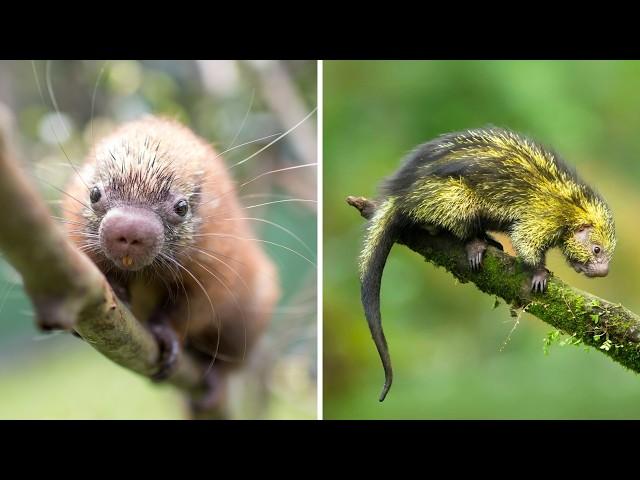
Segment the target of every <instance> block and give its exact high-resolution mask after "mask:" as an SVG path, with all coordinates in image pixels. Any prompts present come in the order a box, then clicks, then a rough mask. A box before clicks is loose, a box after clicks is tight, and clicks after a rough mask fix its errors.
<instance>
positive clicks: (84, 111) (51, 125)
mask: <svg viewBox="0 0 640 480" xmlns="http://www.w3.org/2000/svg"><path fill="white" fill-rule="evenodd" d="M0 102H1V103H4V104H5V105H6V106H8V107H9V109H10V111H11V112H12V114H13V116H14V117H15V134H14V136H13V139H12V140H13V141H14V143H16V144H17V146H18V148H19V150H20V153H21V154H22V157H23V159H24V160H25V162H26V167H27V169H28V170H29V171H30V173H31V174H32V176H33V181H34V182H35V183H36V184H37V185H38V187H39V188H40V189H41V191H42V194H43V196H45V197H46V198H47V199H48V200H50V201H51V208H52V212H55V211H56V209H57V204H56V201H57V200H58V199H59V198H60V196H61V193H60V192H59V191H57V190H56V188H55V187H57V188H64V185H65V183H66V181H67V179H68V178H69V176H70V175H72V174H73V172H72V170H71V169H70V168H69V164H68V163H67V160H66V159H65V153H66V155H68V157H69V158H70V159H71V161H73V162H74V163H75V164H76V165H77V164H79V163H81V161H82V160H83V158H84V155H85V154H86V152H87V150H88V148H89V146H90V144H91V143H92V141H93V138H98V137H99V136H100V135H101V134H102V133H106V132H108V131H110V130H111V129H112V128H113V127H114V126H115V125H117V124H118V123H120V122H123V121H126V120H128V119H132V118H135V117H137V116H140V115H142V114H145V113H153V114H159V115H167V116H171V117H174V118H177V119H179V120H180V121H182V122H183V123H185V124H187V125H188V126H190V127H191V128H192V129H193V130H194V131H195V132H196V133H197V134H199V135H200V136H202V137H203V138H205V139H207V140H209V141H211V142H213V143H214V145H215V147H216V148H217V149H218V151H219V152H221V151H224V150H227V149H229V148H231V147H234V146H239V145H241V144H243V143H245V142H250V141H254V140H257V139H260V138H262V137H267V136H269V138H264V139H262V140H259V141H256V142H253V143H251V144H248V145H245V146H242V147H240V148H236V149H233V150H232V151H229V152H228V153H226V154H225V155H224V158H225V160H226V161H227V163H228V164H229V165H230V166H231V165H233V164H235V163H236V162H239V161H241V160H243V159H244V158H246V157H248V156H249V155H251V154H253V153H255V152H257V151H258V150H259V149H261V148H263V147H265V146H266V145H267V144H268V143H270V142H272V141H273V140H275V138H277V137H276V136H274V135H277V134H279V133H284V132H285V131H287V130H289V129H290V128H291V127H293V126H294V125H296V124H297V123H298V122H299V121H300V120H302V119H303V118H304V117H305V116H306V115H307V114H309V113H310V112H311V111H312V110H313V109H314V108H315V107H316V62H315V61H287V62H279V61H253V62H250V61H131V60H127V61H108V62H103V61H53V62H44V61H37V62H29V61H0ZM56 105H57V108H56ZM56 110H59V111H58V112H56ZM63 150H64V151H63ZM315 162H316V117H315V115H312V116H311V117H310V118H309V119H308V120H307V121H306V122H304V123H302V124H301V125H300V126H299V127H298V128H297V129H295V131H293V132H292V133H291V134H290V135H287V136H286V137H284V138H283V139H282V140H280V141H278V142H277V143H275V144H273V145H272V146H270V147H269V148H267V149H266V150H264V152H262V153H260V154H259V155H257V156H256V157H254V158H253V159H251V160H249V161H247V162H246V163H244V164H243V165H241V166H240V167H238V168H234V170H233V174H234V176H235V178H236V180H237V181H238V183H242V182H245V181H248V180H250V179H252V178H254V177H256V176H258V175H260V174H262V173H264V172H267V171H270V170H275V169H282V168H287V167H291V166H296V165H303V164H313V163H315ZM51 185H53V186H51ZM240 195H241V199H242V201H243V203H244V205H245V206H252V207H253V206H256V205H259V204H264V203H268V202H278V203H273V204H271V205H263V206H259V207H254V208H252V209H251V210H247V213H248V214H247V216H250V217H257V218H263V219H265V220H268V221H269V222H273V223H277V224H279V225H280V226H281V227H282V228H283V229H287V230H289V231H290V232H291V233H287V232H285V231H284V230H283V229H281V228H277V227H274V226H272V225H269V224H266V223H262V222H254V223H253V224H252V225H251V226H252V227H253V229H254V232H256V237H257V238H261V239H265V240H267V241H269V242H274V243H278V244H281V245H283V246H284V247H286V248H290V249H292V250H295V251H297V252H299V253H300V254H301V255H303V256H305V257H307V258H308V259H309V261H310V262H307V261H305V260H304V259H302V258H301V257H300V256H297V255H295V254H293V253H291V252H290V251H288V250H286V248H281V247H277V246H274V245H270V244H269V245H266V244H265V249H266V250H267V252H268V254H269V255H270V256H271V257H272V258H273V259H274V261H275V262H276V264H277V266H278V270H279V273H280V277H281V280H282V284H283V297H282V299H281V301H280V304H279V305H278V308H277V311H276V312H275V315H274V318H273V321H272V323H271V325H270V328H269V330H268V332H267V334H266V336H265V337H264V338H263V341H262V343H261V345H260V348H259V351H258V352H257V355H256V357H255V359H254V362H253V363H252V364H251V365H250V366H249V367H248V368H246V369H245V371H244V372H243V373H242V374H241V375H239V376H237V377H236V378H234V380H233V387H232V396H233V402H232V403H233V405H234V407H233V409H232V410H233V411H232V414H233V416H234V418H253V417H258V418H315V417H316V378H317V372H316V365H317V363H316V358H317V354H316V275H317V268H315V267H314V265H313V264H315V263H316V258H315V251H316V218H317V215H316V203H315V199H316V166H315V165H308V166H307V167H305V168H297V169H292V170H289V171H285V172H278V173H274V174H271V175H266V176H265V177H262V178H261V179H260V180H257V181H255V182H252V183H251V184H250V185H248V186H246V187H243V188H241V189H240ZM294 199H295V200H294ZM282 200H284V201H282ZM249 213H250V215H249ZM0 228H2V227H1V225H0ZM296 237H298V238H296ZM186 414H187V412H186V409H185V405H184V403H183V399H182V398H181V397H180V395H179V393H178V392H177V391H175V390H174V389H172V388H171V387H168V386H158V385H154V384H152V383H151V382H150V381H149V380H147V379H145V378H142V377H139V376H137V375H135V374H133V373H131V372H129V371H127V370H124V369H123V368H121V367H119V366H117V365H115V364H113V363H111V362H110V361H109V360H107V359H105V358H104V357H102V356H101V355H100V354H98V353H97V352H95V351H94V350H93V349H92V348H90V347H89V346H88V345H86V344H85V343H84V342H82V341H80V340H78V339H76V338H74V337H72V336H71V335H68V334H43V333H40V332H38V331H37V330H36V328H35V326H34V318H33V312H32V309H31V305H30V303H29V301H28V299H27V298H26V297H25V295H24V293H23V291H22V287H21V286H20V278H19V277H18V276H17V275H16V273H15V272H14V271H13V270H12V269H11V267H10V266H9V265H8V264H7V263H6V262H3V261H2V259H1V258H0V419H2V418H5V419H6V418H101V419H102V418H105V419H106V418H185V417H186Z"/></svg>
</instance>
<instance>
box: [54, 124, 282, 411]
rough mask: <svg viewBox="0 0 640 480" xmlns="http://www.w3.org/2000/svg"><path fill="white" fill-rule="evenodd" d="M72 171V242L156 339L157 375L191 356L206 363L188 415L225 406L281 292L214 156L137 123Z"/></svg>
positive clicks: (173, 127)
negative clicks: (202, 387)
mask: <svg viewBox="0 0 640 480" xmlns="http://www.w3.org/2000/svg"><path fill="white" fill-rule="evenodd" d="M78 173H79V174H78V175H75V176H74V177H73V178H72V179H71V182H70V184H69V186H68V187H67V191H68V192H69V193H68V194H67V195H66V196H65V198H64V200H63V212H64V215H65V218H66V223H65V225H66V228H67V230H68V233H69V237H70V238H71V240H72V241H74V242H75V243H76V244H77V245H78V247H79V248H81V249H82V250H84V251H85V252H86V253H87V255H88V256H89V257H90V258H91V259H92V260H93V261H94V262H95V264H96V265H97V266H98V267H99V268H100V269H101V270H102V272H103V273H104V274H105V276H106V277H107V279H108V280H109V282H110V284H111V285H112V287H113V289H114V291H115V292H116V293H117V294H118V296H119V297H120V298H121V299H122V300H123V301H125V302H126V303H127V304H128V305H129V307H130V309H131V311H132V312H133V313H134V315H135V316H136V318H138V319H140V320H141V321H142V322H144V323H145V324H146V325H148V326H149V328H150V330H151V332H152V333H153V334H154V335H155V337H156V339H157V341H158V344H159V346H160V351H161V357H160V359H159V362H158V363H159V364H158V371H157V372H156V374H155V375H154V377H155V378H156V379H164V378H167V377H169V376H170V375H171V374H172V373H173V371H174V366H175V362H176V358H177V354H178V352H179V351H180V350H181V349H185V350H188V351H189V352H190V353H191V354H192V356H193V357H194V358H195V359H197V360H200V361H201V362H202V363H203V366H204V367H207V368H206V369H204V370H205V371H206V378H205V383H206V387H207V391H206V393H205V394H204V396H202V397H201V398H197V399H194V401H193V402H192V405H193V407H194V410H195V411H196V413H197V412H198V411H201V410H205V411H207V410H212V409H218V410H220V411H222V410H226V409H227V402H228V394H227V384H228V377H229V375H230V373H231V372H232V371H236V370H238V369H240V368H241V367H242V366H243V365H245V364H246V360H247V359H248V358H249V355H250V354H251V352H252V351H253V350H254V347H255V345H256V344H257V342H258V340H259V339H260V337H261V336H262V334H263V333H264V331H265V329H266V327H267V325H268V322H269V319H270V317H271V314H272V311H273V309H274V307H275V304H276V302H277V299H278V297H279V290H280V288H279V282H278V275H277V271H276V268H275V265H274V264H273V262H272V261H271V260H270V259H269V257H268V256H267V255H266V252H265V251H264V250H263V249H262V248H261V246H260V245H259V243H257V242H256V241H254V239H253V238H252V237H253V234H252V229H251V228H250V225H249V223H248V221H247V220H248V219H247V218H246V216H247V215H246V213H244V210H243V207H242V205H241V203H240V200H239V197H238V191H237V189H236V186H235V183H234V181H233V179H232V177H231V175H230V173H229V169H228V167H227V166H226V165H225V163H224V161H223V160H222V158H220V154H219V153H217V152H216V151H215V150H214V149H213V147H211V146H210V145H209V144H208V143H207V142H206V141H204V140H203V139H202V138H200V137H198V136H197V135H196V134H195V133H194V132H193V131H191V130H190V129H189V128H187V127H186V126H183V125H181V124H179V123H178V122H176V121H173V120H168V119H163V118H158V117H154V116H145V117H143V118H140V119H137V120H134V121H131V122H128V123H125V124H123V125H121V126H120V127H118V128H117V129H115V130H114V131H113V132H112V133H110V134H109V135H107V136H105V137H104V138H103V139H101V140H100V141H99V142H97V143H96V144H95V145H94V146H93V148H92V150H91V152H90V153H89V154H88V155H87V158H86V161H85V162H84V164H83V166H82V167H81V170H80V171H79V172H78Z"/></svg>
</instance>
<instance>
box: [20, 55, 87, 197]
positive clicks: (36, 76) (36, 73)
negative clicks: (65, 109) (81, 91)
mask: <svg viewBox="0 0 640 480" xmlns="http://www.w3.org/2000/svg"><path fill="white" fill-rule="evenodd" d="M31 67H32V69H33V75H34V77H35V80H36V87H37V88H38V93H39V94H40V99H41V100H42V105H43V106H45V107H46V102H45V101H44V93H43V92H42V87H41V86H40V80H39V79H38V71H37V69H36V62H35V61H33V60H32V61H31ZM49 70H50V60H47V64H46V72H45V75H46V78H47V86H48V87H49V95H50V96H51V100H52V101H53V106H54V108H55V109H56V112H57V114H58V119H59V121H60V124H61V125H62V126H63V127H64V129H65V131H66V133H67V136H69V132H68V131H67V127H65V126H64V122H63V121H62V115H61V113H60V110H59V109H58V104H57V102H56V100H55V96H54V95H53V88H52V87H51V83H50V80H51V79H50V71H49ZM50 127H51V132H52V133H53V135H54V136H55V137H56V143H57V144H58V147H59V148H60V150H61V151H62V153H63V154H64V156H65V158H66V159H67V162H69V165H71V168H73V171H74V172H75V173H76V175H78V177H80V181H81V182H82V183H83V184H84V186H85V187H87V190H89V186H88V185H87V184H86V183H85V181H84V179H83V178H82V175H80V172H79V171H78V169H77V168H76V166H75V164H74V163H73V162H72V161H71V159H70V158H69V155H67V151H66V150H65V149H64V147H63V146H62V142H60V138H59V137H58V134H57V132H56V130H55V128H53V125H52V124H50Z"/></svg>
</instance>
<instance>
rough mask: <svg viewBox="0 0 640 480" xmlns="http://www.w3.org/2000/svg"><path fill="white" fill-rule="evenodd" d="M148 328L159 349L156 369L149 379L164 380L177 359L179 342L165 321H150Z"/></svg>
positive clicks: (171, 371)
mask: <svg viewBox="0 0 640 480" xmlns="http://www.w3.org/2000/svg"><path fill="white" fill-rule="evenodd" d="M150 330H151V333H152V334H153V336H154V337H155V339H156V341H157V342H158V348H159V349H160V358H159V359H158V371H157V372H156V373H154V374H153V375H152V377H151V379H152V380H153V381H155V382H159V381H162V380H166V379H167V378H168V377H169V376H170V375H171V374H172V373H173V369H174V367H175V366H176V361H177V360H178V352H179V351H180V343H179V342H178V336H177V335H176V333H175V331H174V330H173V328H171V326H169V325H168V324H166V323H152V324H151V325H150Z"/></svg>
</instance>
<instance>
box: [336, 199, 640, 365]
mask: <svg viewBox="0 0 640 480" xmlns="http://www.w3.org/2000/svg"><path fill="white" fill-rule="evenodd" d="M347 203H348V204H349V205H351V206H353V207H355V208H356V209H358V211H359V212H360V214H361V215H362V216H363V217H364V218H366V219H369V218H371V216H372V215H373V213H374V212H375V209H376V204H375V202H372V201H370V200H368V199H366V198H363V197H348V198H347ZM398 243H401V244H403V245H406V246H407V247H409V248H410V249H411V250H413V251H415V252H417V253H419V254H420V255H422V256H423V257H424V259H425V260H426V261H428V262H431V263H433V264H434V265H437V266H440V267H443V268H444V269H445V270H447V271H448V272H449V273H451V274H452V275H453V276H454V277H456V278H457V279H458V281H460V282H461V283H467V282H472V283H474V284H475V285H476V286H477V287H478V289H480V290H481V291H483V292H485V293H488V294H490V295H495V296H498V297H500V298H502V299H503V300H504V301H505V302H506V303H507V304H509V305H511V306H513V307H514V308H516V309H524V310H525V311H527V312H529V313H530V314H532V315H535V316H536V317H538V318H539V319H541V320H543V321H544V322H546V323H548V324H549V325H552V326H554V327H555V328H557V329H558V330H561V331H562V332H564V333H566V334H568V335H572V336H573V337H574V338H575V339H576V342H577V341H581V342H582V343H584V344H586V345H590V346H593V347H594V348H595V349H596V350H597V351H599V352H602V353H604V354H606V355H609V356H610V357H611V358H613V359H614V360H615V361H616V362H618V363H620V364H622V365H624V366H625V367H627V368H629V369H631V370H633V371H635V372H639V373H640V317H639V316H638V315H636V314H635V313H633V312H631V311H630V310H628V309H626V308H625V307H623V306H622V305H618V304H613V303H611V302H608V301H606V300H604V299H602V298H598V297H596V296H595V295H592V294H590V293H588V292H583V291H581V290H578V289H576V288H573V287H572V286H570V285H568V284H566V283H564V282H563V281H562V280H560V279H559V278H558V277H556V276H554V275H553V274H552V275H551V277H550V279H549V282H548V288H547V291H546V292H545V293H543V294H534V293H531V289H530V284H531V272H530V271H529V270H528V269H527V268H526V267H525V266H524V265H523V264H522V262H520V261H519V260H518V259H517V258H515V257H512V256H510V255H507V254H506V253H504V252H503V251H501V250H499V249H497V248H495V247H492V246H490V247H489V248H488V249H487V251H486V253H485V257H484V260H483V268H482V269H481V270H480V271H478V272H473V271H471V269H470V268H469V264H468V261H467V255H466V251H465V248H464V245H463V243H462V242H460V241H459V240H458V239H457V238H455V237H454V236H452V235H450V234H447V233H440V234H438V235H431V234H429V233H428V232H427V231H426V230H423V229H419V228H414V229H410V230H407V231H405V232H403V234H402V236H401V237H400V238H399V240H398Z"/></svg>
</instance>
